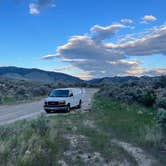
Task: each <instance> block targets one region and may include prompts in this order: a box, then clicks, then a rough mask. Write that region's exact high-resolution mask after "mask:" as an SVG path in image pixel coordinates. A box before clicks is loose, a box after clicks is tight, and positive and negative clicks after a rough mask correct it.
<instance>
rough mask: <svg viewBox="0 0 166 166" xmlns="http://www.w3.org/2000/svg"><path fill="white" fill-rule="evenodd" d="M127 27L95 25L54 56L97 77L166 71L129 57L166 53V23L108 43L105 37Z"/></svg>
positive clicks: (74, 37) (61, 47) (72, 39)
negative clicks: (130, 59)
mask: <svg viewBox="0 0 166 166" xmlns="http://www.w3.org/2000/svg"><path fill="white" fill-rule="evenodd" d="M117 25H118V26H117ZM123 28H125V26H124V25H121V24H116V26H115V24H113V25H110V26H106V27H102V26H99V25H97V26H93V27H92V28H91V29H90V31H91V33H90V34H89V35H82V36H72V37H71V38H70V39H69V40H68V42H67V43H66V44H64V45H62V46H59V47H58V48H57V53H56V55H54V57H55V56H56V57H59V58H60V61H61V62H67V63H69V64H70V65H71V66H74V67H76V68H79V69H80V70H82V71H85V72H86V73H88V76H92V77H95V78H96V77H108V76H115V75H119V76H124V75H137V76H141V75H145V74H146V75H150V74H151V75H157V74H162V73H165V71H166V69H154V70H148V69H147V68H143V67H142V66H141V65H142V62H139V61H136V60H132V61H129V60H128V58H127V57H128V56H129V57H131V56H145V55H149V56H152V55H154V54H163V55H166V47H165V46H166V25H163V26H160V27H155V28H153V29H150V30H148V31H147V32H146V33H141V34H136V35H134V37H133V35H132V34H131V35H130V34H128V35H127V38H126V37H124V38H122V39H121V40H120V42H117V43H113V42H108V41H107V42H105V39H109V38H111V37H113V36H115V35H116V34H117V32H118V30H119V29H123ZM123 39H124V40H123ZM44 59H47V58H44Z"/></svg>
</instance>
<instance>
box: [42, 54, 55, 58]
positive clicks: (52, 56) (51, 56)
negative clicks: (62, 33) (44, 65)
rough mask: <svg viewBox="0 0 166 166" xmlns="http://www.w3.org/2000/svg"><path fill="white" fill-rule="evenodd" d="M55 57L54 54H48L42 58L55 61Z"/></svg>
mask: <svg viewBox="0 0 166 166" xmlns="http://www.w3.org/2000/svg"><path fill="white" fill-rule="evenodd" d="M55 57H56V55H54V54H48V55H44V56H42V57H41V59H53V58H55Z"/></svg>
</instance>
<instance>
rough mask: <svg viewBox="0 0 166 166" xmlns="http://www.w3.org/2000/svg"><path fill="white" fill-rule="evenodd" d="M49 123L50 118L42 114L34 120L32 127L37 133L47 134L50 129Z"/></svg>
mask: <svg viewBox="0 0 166 166" xmlns="http://www.w3.org/2000/svg"><path fill="white" fill-rule="evenodd" d="M48 123H49V122H48V119H47V118H46V117H45V116H44V115H41V116H40V117H39V118H38V119H37V120H35V121H33V122H32V124H31V127H32V129H33V130H34V131H35V133H37V134H39V135H40V136H45V135H46V134H47V133H48V131H49V125H48Z"/></svg>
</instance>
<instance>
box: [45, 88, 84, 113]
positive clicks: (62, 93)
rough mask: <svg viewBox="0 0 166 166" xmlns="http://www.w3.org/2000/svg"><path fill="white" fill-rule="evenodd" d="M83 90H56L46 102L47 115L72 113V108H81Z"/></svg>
mask: <svg viewBox="0 0 166 166" xmlns="http://www.w3.org/2000/svg"><path fill="white" fill-rule="evenodd" d="M81 104H82V89H80V88H60V89H54V90H52V92H51V93H50V95H49V96H48V98H46V99H45V101H44V110H45V111H46V112H47V113H50V112H54V111H61V110H62V111H67V112H70V109H71V108H72V107H77V108H81Z"/></svg>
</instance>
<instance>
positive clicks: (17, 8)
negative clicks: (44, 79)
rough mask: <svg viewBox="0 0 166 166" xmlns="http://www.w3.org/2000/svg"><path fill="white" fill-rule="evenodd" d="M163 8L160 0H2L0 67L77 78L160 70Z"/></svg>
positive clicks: (163, 69)
mask: <svg viewBox="0 0 166 166" xmlns="http://www.w3.org/2000/svg"><path fill="white" fill-rule="evenodd" d="M165 6H166V1H165V0H139V1H133V0H102V1H99V0H55V1H53V0H13V1H12V0H3V1H1V2H0V20H1V24H0V37H1V38H0V46H1V47H0V48H1V49H0V65H1V66H20V67H28V68H40V69H44V70H51V71H58V72H64V73H68V74H72V75H75V76H79V77H81V78H83V79H89V78H95V77H104V76H114V75H120V76H121V75H138V76H139V75H145V74H146V75H157V74H165V73H166V51H165V48H164V46H165V47H166V30H165V28H166V25H165V22H166V13H165ZM95 25H96V26H95ZM154 27H156V28H154ZM145 32H146V33H145ZM156 34H157V35H158V36H159V37H156V36H155V35H156ZM73 36H75V37H73ZM151 36H152V37H151ZM131 42H133V43H132V45H131ZM158 43H161V45H159V44H158ZM133 45H134V47H133ZM144 46H146V48H147V49H148V50H146V48H143V47H144ZM48 55H51V56H48Z"/></svg>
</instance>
